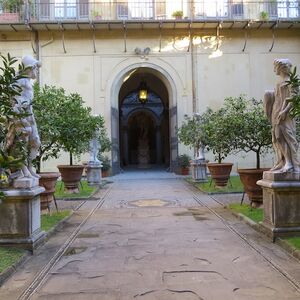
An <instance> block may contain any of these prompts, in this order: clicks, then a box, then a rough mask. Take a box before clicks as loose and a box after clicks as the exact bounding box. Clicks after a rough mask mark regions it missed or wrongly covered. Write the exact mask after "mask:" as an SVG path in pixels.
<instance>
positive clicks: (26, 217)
mask: <svg viewBox="0 0 300 300" xmlns="http://www.w3.org/2000/svg"><path fill="white" fill-rule="evenodd" d="M2 191H3V192H4V195H5V198H4V200H2V203H0V245H5V246H12V247H20V248H24V249H28V250H33V249H34V248H36V247H37V246H38V245H39V244H40V243H42V242H43V240H44V237H45V232H43V231H41V214H40V197H39V195H40V193H42V192H43V191H45V189H44V188H43V187H39V186H37V187H34V188H31V189H7V190H2Z"/></svg>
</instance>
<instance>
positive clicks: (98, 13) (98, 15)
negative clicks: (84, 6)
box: [91, 9, 102, 20]
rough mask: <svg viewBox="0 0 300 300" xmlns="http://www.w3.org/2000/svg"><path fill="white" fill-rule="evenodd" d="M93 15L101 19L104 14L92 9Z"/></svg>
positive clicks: (94, 17) (95, 18)
mask: <svg viewBox="0 0 300 300" xmlns="http://www.w3.org/2000/svg"><path fill="white" fill-rule="evenodd" d="M91 16H92V18H93V19H94V20H101V19H102V15H101V13H100V12H99V11H97V10H95V9H93V10H91Z"/></svg>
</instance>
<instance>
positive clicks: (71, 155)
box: [70, 152, 73, 166]
mask: <svg viewBox="0 0 300 300" xmlns="http://www.w3.org/2000/svg"><path fill="white" fill-rule="evenodd" d="M70 166H73V154H72V152H70Z"/></svg>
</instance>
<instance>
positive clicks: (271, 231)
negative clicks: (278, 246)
mask: <svg viewBox="0 0 300 300" xmlns="http://www.w3.org/2000/svg"><path fill="white" fill-rule="evenodd" d="M257 184H258V185H260V186H261V187H262V189H263V205H264V220H263V223H262V226H263V228H264V229H265V231H266V233H267V234H268V235H269V236H271V237H272V238H273V240H274V239H275V238H276V237H285V236H295V235H298V236H300V173H274V172H264V174H263V179H262V180H259V181H257Z"/></svg>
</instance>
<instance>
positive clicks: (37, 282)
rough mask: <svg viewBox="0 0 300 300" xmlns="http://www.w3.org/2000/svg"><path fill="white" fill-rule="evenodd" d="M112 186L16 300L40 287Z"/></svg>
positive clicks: (28, 297)
mask: <svg viewBox="0 0 300 300" xmlns="http://www.w3.org/2000/svg"><path fill="white" fill-rule="evenodd" d="M112 186H113V184H112V185H111V186H110V188H109V189H108V190H107V191H106V193H105V194H104V195H103V196H102V197H101V198H100V199H99V201H98V203H97V204H96V206H95V207H94V208H93V209H92V210H91V211H90V212H89V214H88V215H87V216H86V218H85V219H84V220H83V221H82V222H81V223H80V224H79V225H78V227H77V228H76V229H75V230H74V231H73V232H72V234H71V236H70V237H69V238H68V239H67V240H66V242H65V243H64V244H63V245H62V246H61V247H60V248H59V250H58V251H57V252H56V253H55V255H54V256H53V257H52V258H51V259H50V261H49V262H48V263H47V264H46V265H45V266H44V268H43V269H42V270H41V271H40V272H39V273H38V274H37V275H36V276H35V278H34V280H33V281H32V282H31V284H30V285H29V286H28V287H27V289H26V290H25V291H24V292H23V293H22V294H21V295H20V297H19V298H18V300H27V299H30V297H31V296H32V295H33V293H34V292H36V290H37V289H38V288H39V287H40V286H41V285H42V283H43V282H44V280H45V278H46V276H47V275H48V274H49V272H50V271H51V269H52V268H53V267H54V266H55V265H56V263H57V262H58V261H59V260H60V259H61V257H62V256H63V255H64V254H65V252H66V250H67V249H68V247H69V246H70V245H71V243H72V242H73V241H74V240H75V238H76V236H77V234H78V232H79V231H80V229H81V228H82V227H83V225H84V224H85V223H86V222H87V220H88V219H89V218H90V217H91V216H92V215H93V214H94V213H95V211H96V210H97V209H98V208H100V207H101V206H102V205H103V203H104V201H105V198H106V197H107V195H108V194H109V192H110V191H111V189H112Z"/></svg>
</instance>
